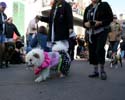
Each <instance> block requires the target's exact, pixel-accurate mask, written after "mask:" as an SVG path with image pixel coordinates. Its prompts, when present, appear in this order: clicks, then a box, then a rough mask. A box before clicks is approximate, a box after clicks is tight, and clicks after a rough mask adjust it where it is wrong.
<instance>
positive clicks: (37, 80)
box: [35, 76, 43, 83]
mask: <svg viewBox="0 0 125 100" xmlns="http://www.w3.org/2000/svg"><path fill="white" fill-rule="evenodd" d="M42 81H43V78H42V76H39V77H38V78H37V79H35V82H36V83H40V82H42Z"/></svg>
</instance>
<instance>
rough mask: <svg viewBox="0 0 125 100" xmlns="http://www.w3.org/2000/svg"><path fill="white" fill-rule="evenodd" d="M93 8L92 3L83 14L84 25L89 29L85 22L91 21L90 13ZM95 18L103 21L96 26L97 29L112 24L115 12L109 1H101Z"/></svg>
mask: <svg viewBox="0 0 125 100" xmlns="http://www.w3.org/2000/svg"><path fill="white" fill-rule="evenodd" d="M91 8H92V4H90V5H89V6H88V7H87V8H86V9H85V12H84V16H83V27H84V28H86V29H87V30H88V28H87V27H86V26H85V22H88V21H90V20H89V19H88V13H89V10H90V9H91ZM94 20H98V21H102V25H100V26H98V27H95V28H94V29H95V30H97V29H99V28H101V27H107V26H109V25H110V23H111V22H112V21H113V13H112V10H111V8H110V6H109V4H108V3H107V2H100V3H99V5H98V8H97V10H96V13H95V18H94Z"/></svg>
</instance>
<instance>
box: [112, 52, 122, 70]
mask: <svg viewBox="0 0 125 100" xmlns="http://www.w3.org/2000/svg"><path fill="white" fill-rule="evenodd" d="M118 63H120V65H121V67H122V57H121V54H120V52H117V53H112V55H111V61H110V67H111V68H112V67H113V66H115V68H118Z"/></svg>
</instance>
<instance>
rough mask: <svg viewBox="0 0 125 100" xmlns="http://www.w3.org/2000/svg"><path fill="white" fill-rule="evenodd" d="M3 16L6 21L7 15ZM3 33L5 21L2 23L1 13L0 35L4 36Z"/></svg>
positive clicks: (0, 16)
mask: <svg viewBox="0 0 125 100" xmlns="http://www.w3.org/2000/svg"><path fill="white" fill-rule="evenodd" d="M3 16H4V20H6V19H7V16H6V14H5V13H3ZM2 32H3V21H2V15H1V13H0V34H2Z"/></svg>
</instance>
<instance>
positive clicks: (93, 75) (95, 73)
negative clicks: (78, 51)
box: [89, 72, 99, 78]
mask: <svg viewBox="0 0 125 100" xmlns="http://www.w3.org/2000/svg"><path fill="white" fill-rule="evenodd" d="M89 77H90V78H98V77H99V73H98V72H94V73H93V74H90V75H89Z"/></svg>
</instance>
